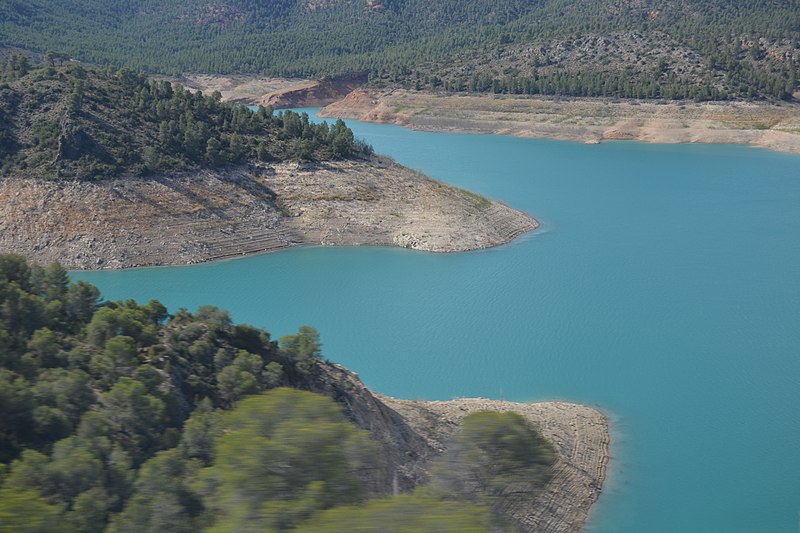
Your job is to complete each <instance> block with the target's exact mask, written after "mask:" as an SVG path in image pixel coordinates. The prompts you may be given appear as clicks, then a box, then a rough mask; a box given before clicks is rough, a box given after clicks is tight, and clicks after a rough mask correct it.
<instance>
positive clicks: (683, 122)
mask: <svg viewBox="0 0 800 533" xmlns="http://www.w3.org/2000/svg"><path fill="white" fill-rule="evenodd" d="M319 116H320V117H323V118H349V119H356V120H361V121H365V122H385V123H391V124H397V125H401V126H406V127H409V128H411V129H417V130H424V131H437V132H453V133H481V134H500V135H513V136H517V137H534V138H547V139H557V140H567V141H577V142H584V143H587V144H596V143H599V142H602V141H606V140H635V141H641V142H649V143H666V144H674V143H714V144H742V145H748V146H754V147H758V148H767V149H770V150H775V151H779V152H788V153H800V106H798V105H797V104H790V103H782V104H769V103H755V102H702V103H698V102H691V101H687V102H675V101H670V102H666V101H652V100H650V101H632V100H616V99H609V98H550V97H527V96H512V95H452V94H451V95H448V94H431V93H423V92H415V91H407V90H364V89H362V90H356V91H353V92H351V93H350V94H348V95H347V96H346V97H345V98H343V99H342V100H339V101H338V102H335V103H333V104H330V105H328V106H326V107H325V108H323V109H322V111H321V112H320V113H319Z"/></svg>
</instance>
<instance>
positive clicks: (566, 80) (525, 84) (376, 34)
mask: <svg viewBox="0 0 800 533" xmlns="http://www.w3.org/2000/svg"><path fill="white" fill-rule="evenodd" d="M799 42H800V10H798V9H797V4H796V2H795V1H794V0H742V1H736V2H733V1H730V0H666V1H661V0H659V1H656V0H636V1H633V0H625V1H619V0H577V1H575V0H504V1H502V2H497V1H494V0H492V1H490V0H437V1H436V2H430V1H428V0H270V1H261V0H258V1H257V0H181V1H177V0H169V1H155V0H132V1H130V2H124V3H119V2H105V1H101V0H81V1H80V2H78V1H76V0H70V1H63V2H54V1H53V0H26V1H24V2H23V1H17V0H3V1H0V44H6V45H16V46H21V47H23V48H25V49H28V50H33V51H38V52H40V53H44V52H45V51H46V50H47V49H53V50H63V51H65V52H68V53H70V54H72V55H73V56H74V57H76V58H79V59H81V60H84V61H87V62H90V63H95V64H102V65H105V64H113V65H115V66H117V67H122V66H131V67H133V68H139V69H143V70H145V71H148V72H158V73H167V74H181V73H184V72H207V73H257V74H268V75H280V76H299V77H320V76H324V75H335V74H342V73H348V72H368V73H369V75H370V80H371V83H372V84H374V85H381V84H387V83H390V84H399V85H403V86H406V87H409V88H416V89H428V90H431V89H432V90H446V91H477V92H496V93H517V94H549V95H554V94H555V95H575V96H618V97H640V98H694V99H697V100H708V99H729V98H737V99H739V98H768V99H790V98H792V94H793V93H794V92H795V91H796V90H797V88H798V86H797V80H798V66H799V65H800V50H798V43H799Z"/></svg>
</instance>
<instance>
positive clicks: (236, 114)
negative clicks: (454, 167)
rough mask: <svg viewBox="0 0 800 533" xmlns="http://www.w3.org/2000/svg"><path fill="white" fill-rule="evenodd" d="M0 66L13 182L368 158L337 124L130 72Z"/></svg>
mask: <svg viewBox="0 0 800 533" xmlns="http://www.w3.org/2000/svg"><path fill="white" fill-rule="evenodd" d="M48 60H49V62H51V63H52V64H53V65H52V66H48V65H47V64H45V65H41V66H31V64H30V61H29V60H28V59H27V58H26V57H24V56H20V55H10V56H8V58H7V59H5V60H4V61H0V83H1V84H0V168H1V169H2V174H4V175H6V176H14V177H37V178H42V177H44V178H50V179H53V178H58V179H91V180H98V179H104V178H110V177H114V176H121V175H129V176H130V175H135V176H147V175H151V174H155V173H164V172H176V171H190V170H197V169H202V168H222V167H225V166H229V165H236V164H240V163H244V162H247V161H253V160H258V161H262V162H263V161H283V160H330V159H344V158H348V157H358V156H368V155H370V154H371V151H370V149H369V147H367V146H366V145H364V144H361V143H358V142H357V141H356V140H355V139H354V137H353V133H352V131H350V130H349V129H348V128H347V127H346V126H345V125H344V123H342V122H341V121H339V122H337V123H336V124H334V125H333V126H332V127H330V128H329V127H328V125H327V124H324V125H323V124H320V125H315V124H311V123H310V122H309V119H308V117H307V116H305V115H303V116H300V115H297V114H296V113H292V112H286V113H282V114H280V115H277V116H275V115H273V113H272V109H271V108H264V107H261V108H259V110H258V111H257V112H253V111H251V110H250V109H247V108H246V107H244V106H240V105H235V104H231V103H226V102H222V101H221V95H220V94H219V93H213V94H210V95H208V96H203V95H202V94H200V93H199V92H194V91H191V90H186V89H184V88H183V87H182V86H180V85H173V84H171V83H169V82H166V81H152V80H149V79H148V78H147V77H145V76H144V75H142V74H139V73H135V72H133V71H131V70H129V69H120V70H114V69H111V68H108V69H104V70H99V69H87V68H84V67H82V66H81V65H79V64H77V63H73V62H69V61H65V59H64V58H63V57H58V58H50V57H49V56H48Z"/></svg>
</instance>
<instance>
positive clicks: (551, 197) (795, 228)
mask: <svg viewBox="0 0 800 533" xmlns="http://www.w3.org/2000/svg"><path fill="white" fill-rule="evenodd" d="M349 125H350V126H351V127H353V129H354V130H355V131H356V134H357V135H359V136H361V137H363V138H365V139H367V140H368V141H369V142H370V143H372V144H373V145H374V146H375V149H376V150H377V151H378V152H381V153H385V154H390V155H391V156H393V157H394V158H395V159H396V160H397V161H398V162H400V163H403V164H405V165H408V166H410V167H413V168H416V169H419V170H422V171H424V172H426V173H427V174H429V175H431V176H433V177H436V178H438V179H441V180H444V181H447V182H449V183H453V184H455V185H458V186H460V187H465V188H468V189H471V190H473V191H476V192H480V193H483V194H485V195H487V196H489V197H492V198H495V199H499V200H503V201H505V202H507V203H508V204H510V205H512V206H514V207H517V208H519V209H523V210H526V211H528V212H530V213H531V214H533V215H534V216H535V217H537V218H538V219H539V220H540V221H541V223H542V228H541V229H540V230H538V231H536V232H534V233H532V234H528V235H524V236H523V237H521V238H519V239H518V240H516V241H514V242H513V243H511V244H509V245H506V246H501V247H498V248H494V249H490V250H485V251H477V252H469V253H463V254H452V255H438V254H429V253H424V252H415V251H409V250H402V249H390V248H323V247H309V248H299V249H293V250H288V251H285V252H279V253H272V254H266V255H261V256H257V257H250V258H245V259H237V260H229V261H223V262H217V263H211V264H204V265H196V266H188V267H168V268H155V269H136V270H128V271H116V272H114V271H111V272H91V273H76V274H75V275H74V277H75V278H78V279H85V280H88V281H91V282H92V283H95V284H96V285H97V286H99V287H100V288H101V290H102V291H103V294H104V296H105V297H106V298H109V299H119V298H136V299H138V300H142V301H146V300H148V299H150V298H158V299H160V300H161V301H162V302H164V303H165V304H166V305H167V306H168V307H169V308H170V309H172V310H175V309H177V308H179V307H186V308H189V309H194V308H196V307H197V306H198V305H202V304H214V305H217V306H219V307H223V308H227V309H229V310H230V311H231V313H232V316H233V318H234V320H235V321H237V322H248V323H252V324H255V325H258V326H262V327H265V328H267V329H268V330H269V331H271V332H272V333H273V336H274V337H276V338H277V337H278V336H281V335H284V334H287V333H291V332H294V331H295V330H296V329H297V327H298V326H300V325H302V324H310V325H312V326H314V327H316V328H317V329H318V330H319V331H320V333H321V335H322V341H323V344H324V346H323V351H324V355H325V356H326V357H328V358H329V359H332V360H334V361H336V362H339V363H341V364H343V365H345V366H346V367H348V368H350V369H352V370H354V371H356V372H358V373H359V375H360V376H361V378H362V379H363V380H364V382H365V383H366V384H367V385H368V386H370V387H372V388H374V389H375V390H377V391H380V392H382V393H384V394H389V395H393V396H398V397H402V398H414V399H450V398H453V397H459V396H460V397H465V396H485V397H492V398H504V399H507V400H514V401H531V400H546V399H564V400H570V401H576V402H581V403H586V404H589V405H596V406H599V407H600V408H602V409H603V410H604V411H605V412H607V413H608V414H609V416H610V418H611V420H612V425H613V436H612V439H613V440H612V454H613V456H614V459H613V462H612V465H611V472H610V478H609V480H608V484H607V486H606V489H605V491H604V493H603V495H602V497H601V499H600V502H599V504H598V505H597V506H595V509H594V512H593V514H592V517H591V521H590V524H589V528H588V530H589V531H591V532H594V533H597V532H603V533H606V532H609V533H611V532H614V533H616V532H631V533H652V532H669V533H675V532H726V533H731V532H748V533H752V532H784V531H785V532H795V531H798V516H799V515H798V511H800V157H798V156H793V155H785V154H776V153H771V152H767V151H763V150H756V149H749V148H743V147H736V146H710V145H690V146H684V145H680V146H679V145H647V144H639V143H632V142H612V143H607V144H601V145H591V146H590V145H582V144H577V143H568V142H558V141H546V140H531V139H517V138H512V137H500V136H486V135H453V134H435V133H421V132H413V131H409V130H406V129H403V128H400V127H395V126H390V125H378V124H362V123H357V122H354V121H350V122H349Z"/></svg>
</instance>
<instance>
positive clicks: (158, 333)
mask: <svg viewBox="0 0 800 533" xmlns="http://www.w3.org/2000/svg"><path fill="white" fill-rule="evenodd" d="M99 296H100V295H99V292H98V290H97V289H96V288H95V287H93V286H92V285H90V284H88V283H85V282H77V283H70V281H69V278H68V276H67V274H66V271H65V270H64V269H63V268H62V267H60V266H59V265H57V264H53V265H51V266H50V267H47V268H42V267H40V266H38V265H35V264H28V263H27V262H26V261H25V260H24V259H23V258H22V257H20V256H13V255H0V342H2V348H3V349H2V351H0V467H2V469H3V470H2V471H3V476H0V530H2V531H13V532H15V533H44V532H47V533H53V532H59V533H77V532H82V533H101V532H109V533H128V532H130V533H142V532H152V533H156V532H161V531H170V532H178V533H182V532H186V533H189V532H192V531H200V530H202V531H207V532H214V531H275V532H284V531H287V532H288V531H337V532H343V531H350V530H351V529H350V525H352V524H353V523H354V521H358V523H359V524H361V525H362V528H361V529H360V530H362V531H386V532H396V533H405V532H407V531H459V532H462V533H463V532H475V533H483V532H486V533H488V532H489V531H498V530H499V529H498V528H499V527H502V530H503V531H507V530H509V529H508V527H507V526H508V525H509V524H514V525H516V526H517V527H518V528H519V529H518V530H519V531H522V532H529V531H541V530H542V528H546V529H547V530H548V531H564V532H568V533H577V532H578V531H579V530H580V529H581V527H582V525H583V523H584V521H585V519H586V515H587V513H588V510H589V507H590V506H591V505H592V503H593V502H594V501H596V499H597V497H598V495H599V492H600V489H601V487H602V484H603V481H604V478H605V469H606V464H607V461H608V437H609V434H608V424H607V421H606V420H605V418H604V417H603V416H602V415H601V414H600V413H598V412H597V411H595V410H593V409H590V408H587V407H583V406H578V405H572V404H565V403H556V402H554V403H541V404H510V403H508V402H492V401H488V400H457V401H453V402H445V403H441V402H432V403H426V402H404V401H400V400H393V399H389V398H382V397H380V396H377V395H375V394H373V393H372V392H371V391H369V390H368V389H367V388H366V387H364V385H363V384H362V383H361V382H360V381H359V380H358V378H357V377H356V376H355V375H354V374H352V373H351V372H349V371H347V370H345V369H343V368H342V367H340V366H337V365H334V364H331V363H328V362H325V361H323V360H322V353H321V349H320V342H319V341H320V338H319V334H318V333H317V332H316V331H315V330H314V329H313V328H310V327H308V326H303V327H301V328H300V329H299V331H298V332H297V333H296V334H293V335H287V336H285V337H282V338H280V339H279V340H277V341H275V340H273V339H272V338H271V337H270V334H269V333H268V332H267V331H264V330H261V329H257V328H255V327H252V326H249V325H245V324H234V323H233V322H232V321H231V319H230V316H229V315H228V313H227V312H225V311H222V310H220V309H217V308H214V307H210V306H205V307H201V308H199V309H198V310H197V311H196V312H194V313H190V312H188V311H186V310H179V311H177V312H175V313H174V314H169V313H168V311H167V309H165V308H164V306H162V305H161V304H160V303H158V302H157V301H154V300H153V301H150V302H149V303H147V304H146V305H140V304H137V303H136V302H134V301H132V300H128V301H125V302H102V303H100V298H99ZM516 412H519V414H516ZM476 480H477V481H476ZM418 488H419V489H420V490H417V489H418ZM399 492H402V493H403V494H404V495H403V496H399V497H398V493H399ZM354 506H355V507H354ZM388 515H397V516H398V517H399V518H400V520H396V519H395V520H391V521H389V522H387V521H386V519H387V516H388Z"/></svg>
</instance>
